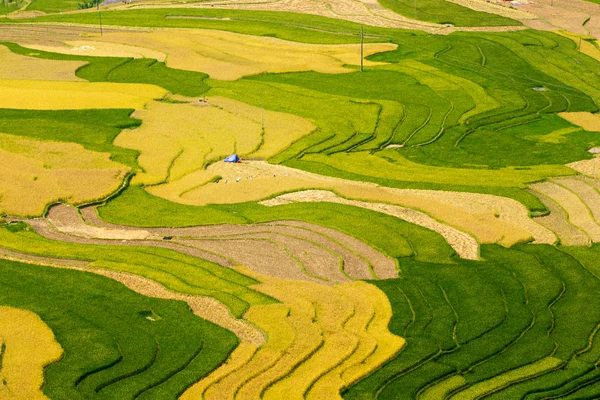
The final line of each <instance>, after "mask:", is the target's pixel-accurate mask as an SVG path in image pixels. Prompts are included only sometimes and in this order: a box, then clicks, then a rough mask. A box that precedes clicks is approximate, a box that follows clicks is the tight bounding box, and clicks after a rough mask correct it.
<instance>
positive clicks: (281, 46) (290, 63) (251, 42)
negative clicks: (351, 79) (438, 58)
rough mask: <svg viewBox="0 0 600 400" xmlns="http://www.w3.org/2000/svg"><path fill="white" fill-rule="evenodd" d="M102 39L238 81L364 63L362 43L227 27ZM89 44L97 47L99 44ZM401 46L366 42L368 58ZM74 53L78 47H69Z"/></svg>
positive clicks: (341, 70)
mask: <svg viewBox="0 0 600 400" xmlns="http://www.w3.org/2000/svg"><path fill="white" fill-rule="evenodd" d="M98 39H100V40H102V41H107V42H110V43H115V45H114V49H115V53H114V55H115V56H122V54H119V51H120V49H121V47H122V46H124V45H125V43H127V45H126V46H131V45H134V46H136V47H140V48H148V49H158V50H159V51H160V52H161V53H164V54H166V55H167V57H168V58H167V65H168V66H169V67H171V68H176V69H181V70H188V71H197V72H203V73H207V74H208V75H209V76H210V77H211V78H213V79H220V80H236V79H239V78H241V77H243V76H247V75H256V74H260V73H265V72H291V71H310V70H314V71H318V72H323V73H344V72H352V71H353V70H354V69H352V68H348V67H347V65H358V64H360V57H358V58H357V57H356V46H352V45H313V44H300V43H290V42H286V41H282V40H279V39H275V38H261V37H256V36H248V35H240V34H235V33H230V32H222V31H211V30H202V31H194V30H165V31H160V30H158V31H156V30H155V31H152V32H129V33H127V35H126V36H124V35H123V34H120V33H108V34H106V35H104V36H102V37H100V38H98ZM82 43H83V42H82ZM87 45H88V46H90V47H95V45H94V44H93V43H90V44H87ZM80 46H81V44H80ZM125 48H127V47H125ZM395 48H396V46H395V45H393V44H388V43H381V44H377V43H369V44H366V45H365V47H364V55H365V57H367V56H369V55H372V54H375V53H380V52H384V51H392V50H394V49H395ZM225 49H226V50H225ZM44 50H51V49H44ZM132 52H133V51H132ZM139 53H142V54H143V53H144V52H143V51H142V52H139ZM68 54H73V52H72V51H71V50H69V51H68ZM150 58H157V57H156V56H152V57H150ZM163 59H164V57H163ZM161 61H162V60H161ZM365 63H366V65H367V66H373V65H378V64H379V63H377V62H372V61H368V60H367V61H366V62H365Z"/></svg>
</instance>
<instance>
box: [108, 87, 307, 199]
mask: <svg viewBox="0 0 600 400" xmlns="http://www.w3.org/2000/svg"><path fill="white" fill-rule="evenodd" d="M133 117H135V118H139V119H141V120H142V121H143V124H142V126H141V127H140V128H138V129H134V130H125V131H123V132H122V133H121V134H120V135H119V136H117V138H116V140H115V144H116V145H118V146H121V147H125V148H130V149H135V150H138V151H140V153H141V154H140V156H139V158H138V163H139V165H140V166H141V167H142V168H143V169H144V171H143V172H142V173H140V174H138V175H137V176H136V177H135V179H134V182H136V183H143V184H145V185H157V184H161V185H160V186H158V187H157V188H155V189H156V190H157V191H160V192H162V193H171V196H179V195H180V194H181V193H183V192H186V191H188V190H190V189H192V188H194V187H195V186H197V185H199V184H201V183H203V181H202V178H201V177H202V176H203V175H206V172H205V171H204V168H205V167H206V165H208V164H209V163H210V162H214V161H217V160H220V159H222V158H223V157H226V156H228V155H230V154H233V153H238V154H239V155H240V156H243V157H246V156H248V157H271V156H273V155H275V154H277V152H279V151H281V150H283V149H284V148H286V147H287V146H289V144H290V143H292V142H293V141H296V140H298V139H300V138H301V137H303V136H305V135H307V134H309V133H310V132H312V131H313V130H314V126H313V125H312V123H310V122H309V121H307V120H305V119H303V118H300V117H297V116H293V115H290V114H284V113H279V112H273V111H261V109H260V108H258V107H252V106H249V105H247V104H244V103H241V102H238V101H235V100H230V99H226V98H212V97H211V98H210V99H209V103H208V104H207V103H198V102H196V103H193V104H169V103H159V102H152V103H149V104H148V105H147V107H146V108H145V109H144V110H138V111H136V112H135V113H134V114H133ZM262 118H264V121H265V123H264V132H263V130H262V127H261V119H262Z"/></svg>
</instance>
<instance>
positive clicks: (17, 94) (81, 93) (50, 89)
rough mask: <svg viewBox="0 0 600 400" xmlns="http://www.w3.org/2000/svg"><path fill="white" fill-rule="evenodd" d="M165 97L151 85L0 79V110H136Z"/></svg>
mask: <svg viewBox="0 0 600 400" xmlns="http://www.w3.org/2000/svg"><path fill="white" fill-rule="evenodd" d="M165 94H166V91H165V90H164V89H161V88H159V87H157V86H151V85H134V84H125V83H119V84H116V83H88V82H54V81H42V80H14V79H12V80H11V79H0V98H1V99H2V100H0V108H11V109H17V110H85V109H91V108H94V109H110V108H136V109H137V108H144V105H145V104H146V103H148V102H150V101H152V100H154V99H160V98H162V97H163V96H164V95H165Z"/></svg>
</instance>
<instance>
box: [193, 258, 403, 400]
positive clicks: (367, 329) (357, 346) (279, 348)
mask: <svg viewBox="0 0 600 400" xmlns="http://www.w3.org/2000/svg"><path fill="white" fill-rule="evenodd" d="M242 272H244V273H245V274H247V275H250V276H252V277H254V278H256V279H258V280H260V281H262V283H261V284H259V285H256V286H254V287H253V288H255V289H256V290H259V291H261V292H263V293H265V294H268V295H269V296H272V297H274V298H275V299H277V300H279V301H280V302H281V304H270V305H261V306H254V307H251V308H250V309H249V310H248V312H247V313H246V314H245V315H244V318H245V319H247V320H248V321H250V322H252V323H254V324H255V325H256V326H258V327H259V328H261V329H263V330H264V331H265V332H266V334H267V336H268V338H269V339H268V341H267V343H266V344H265V345H263V346H261V347H258V348H256V347H255V348H252V347H250V346H248V345H246V346H244V347H240V348H238V350H236V351H235V352H234V353H232V355H231V357H230V360H229V361H228V362H227V363H226V364H224V365H223V366H222V367H220V368H219V369H217V370H216V371H214V372H213V373H212V374H210V375H209V376H208V377H206V378H204V379H203V380H201V381H200V382H198V383H197V384H195V385H194V386H192V387H191V388H190V389H188V391H187V392H186V393H184V395H183V396H182V399H191V398H197V397H195V396H198V397H200V396H203V398H205V399H223V398H229V399H233V398H239V399H246V398H259V397H262V398H265V399H281V398H286V399H296V398H297V399H303V398H304V397H305V396H306V397H307V398H310V399H319V398H320V399H323V398H327V399H341V396H340V395H339V392H340V390H341V389H342V388H344V387H346V386H348V385H350V384H351V383H353V382H355V381H356V380H358V379H359V378H361V377H363V376H365V375H367V374H368V373H369V372H371V371H372V370H374V369H375V368H377V367H378V366H379V365H381V364H383V363H384V362H385V361H387V360H388V359H389V358H391V357H392V356H393V355H394V354H396V353H397V352H398V351H400V350H401V349H402V347H403V346H404V344H405V341H404V339H402V338H400V337H398V336H395V335H392V334H391V333H390V332H389V330H388V329H387V326H388V324H389V321H390V319H391V316H392V310H391V305H390V303H389V300H388V299H387V297H386V296H385V294H384V293H383V292H381V291H380V290H379V289H377V288H376V287H375V286H373V285H370V284H368V283H365V282H352V283H345V284H342V285H339V286H335V287H329V286H324V285H319V284H315V283H311V282H298V281H289V280H281V279H277V278H271V277H267V276H264V275H259V274H256V273H254V272H252V271H249V270H247V269H245V268H244V269H242Z"/></svg>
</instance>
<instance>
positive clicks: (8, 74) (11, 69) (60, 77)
mask: <svg viewBox="0 0 600 400" xmlns="http://www.w3.org/2000/svg"><path fill="white" fill-rule="evenodd" d="M0 58H1V59H2V64H0V76H2V78H3V79H11V80H12V79H19V80H46V81H78V80H81V79H79V78H77V76H75V71H76V70H77V69H78V68H80V67H82V66H83V65H85V64H84V63H82V62H77V61H53V60H41V59H38V58H34V57H25V56H21V55H19V54H15V53H13V52H12V51H10V50H9V49H8V48H7V47H4V46H0Z"/></svg>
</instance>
